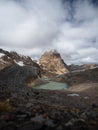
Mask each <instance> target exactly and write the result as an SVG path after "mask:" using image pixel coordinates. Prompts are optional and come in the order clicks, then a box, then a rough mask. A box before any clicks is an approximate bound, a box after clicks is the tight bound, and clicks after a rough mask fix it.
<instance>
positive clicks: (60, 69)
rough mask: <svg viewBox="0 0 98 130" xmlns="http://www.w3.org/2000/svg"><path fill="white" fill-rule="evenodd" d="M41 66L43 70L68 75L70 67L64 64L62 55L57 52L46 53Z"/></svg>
mask: <svg viewBox="0 0 98 130" xmlns="http://www.w3.org/2000/svg"><path fill="white" fill-rule="evenodd" d="M39 64H40V66H41V67H42V69H43V70H46V71H48V72H51V73H55V74H63V73H68V72H69V70H68V66H67V65H66V64H65V63H64V61H63V59H62V58H61V55H60V54H59V53H58V52H57V51H56V50H51V51H49V52H45V53H44V54H43V55H42V56H41V58H40V60H39Z"/></svg>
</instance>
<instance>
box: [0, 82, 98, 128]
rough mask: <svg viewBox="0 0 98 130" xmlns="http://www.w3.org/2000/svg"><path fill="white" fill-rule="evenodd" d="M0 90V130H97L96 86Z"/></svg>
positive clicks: (95, 84)
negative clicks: (61, 88) (54, 89)
mask: <svg viewBox="0 0 98 130" xmlns="http://www.w3.org/2000/svg"><path fill="white" fill-rule="evenodd" d="M1 86H2V85H1ZM1 86H0V130H15V129H16V130H97V129H98V94H97V92H98V83H90V84H88V83H85V84H80V85H79V89H78V87H77V86H76V87H75V86H72V87H70V88H69V89H68V90H67V91H66V90H65V91H64V90H63V91H49V90H36V89H32V88H28V87H26V86H18V89H17V87H16V89H15V88H14V89H13V88H12V89H11V90H8V89H5V87H7V86H2V87H1ZM1 88H2V90H1ZM83 88H84V89H83Z"/></svg>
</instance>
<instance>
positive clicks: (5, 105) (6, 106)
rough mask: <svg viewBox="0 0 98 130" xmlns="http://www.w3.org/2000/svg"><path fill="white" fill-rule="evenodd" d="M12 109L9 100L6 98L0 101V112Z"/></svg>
mask: <svg viewBox="0 0 98 130" xmlns="http://www.w3.org/2000/svg"><path fill="white" fill-rule="evenodd" d="M11 110H12V106H11V104H10V100H9V99H7V100H5V101H0V113H1V112H8V111H11Z"/></svg>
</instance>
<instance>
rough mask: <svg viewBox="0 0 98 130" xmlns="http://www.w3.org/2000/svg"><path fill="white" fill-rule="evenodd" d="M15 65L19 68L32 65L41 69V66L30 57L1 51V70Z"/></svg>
mask: <svg viewBox="0 0 98 130" xmlns="http://www.w3.org/2000/svg"><path fill="white" fill-rule="evenodd" d="M13 64H16V65H19V66H25V65H31V66H35V67H38V68H40V67H39V65H38V64H37V63H35V62H34V61H33V60H32V59H31V58H30V57H29V56H23V55H20V54H18V53H17V52H14V51H12V52H8V51H6V50H3V49H0V70H1V69H3V68H5V67H7V66H9V65H13Z"/></svg>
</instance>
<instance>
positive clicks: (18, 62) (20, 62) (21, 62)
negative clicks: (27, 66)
mask: <svg viewBox="0 0 98 130" xmlns="http://www.w3.org/2000/svg"><path fill="white" fill-rule="evenodd" d="M14 61H15V60H14ZM15 63H16V64H18V65H19V66H24V63H23V61H15Z"/></svg>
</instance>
